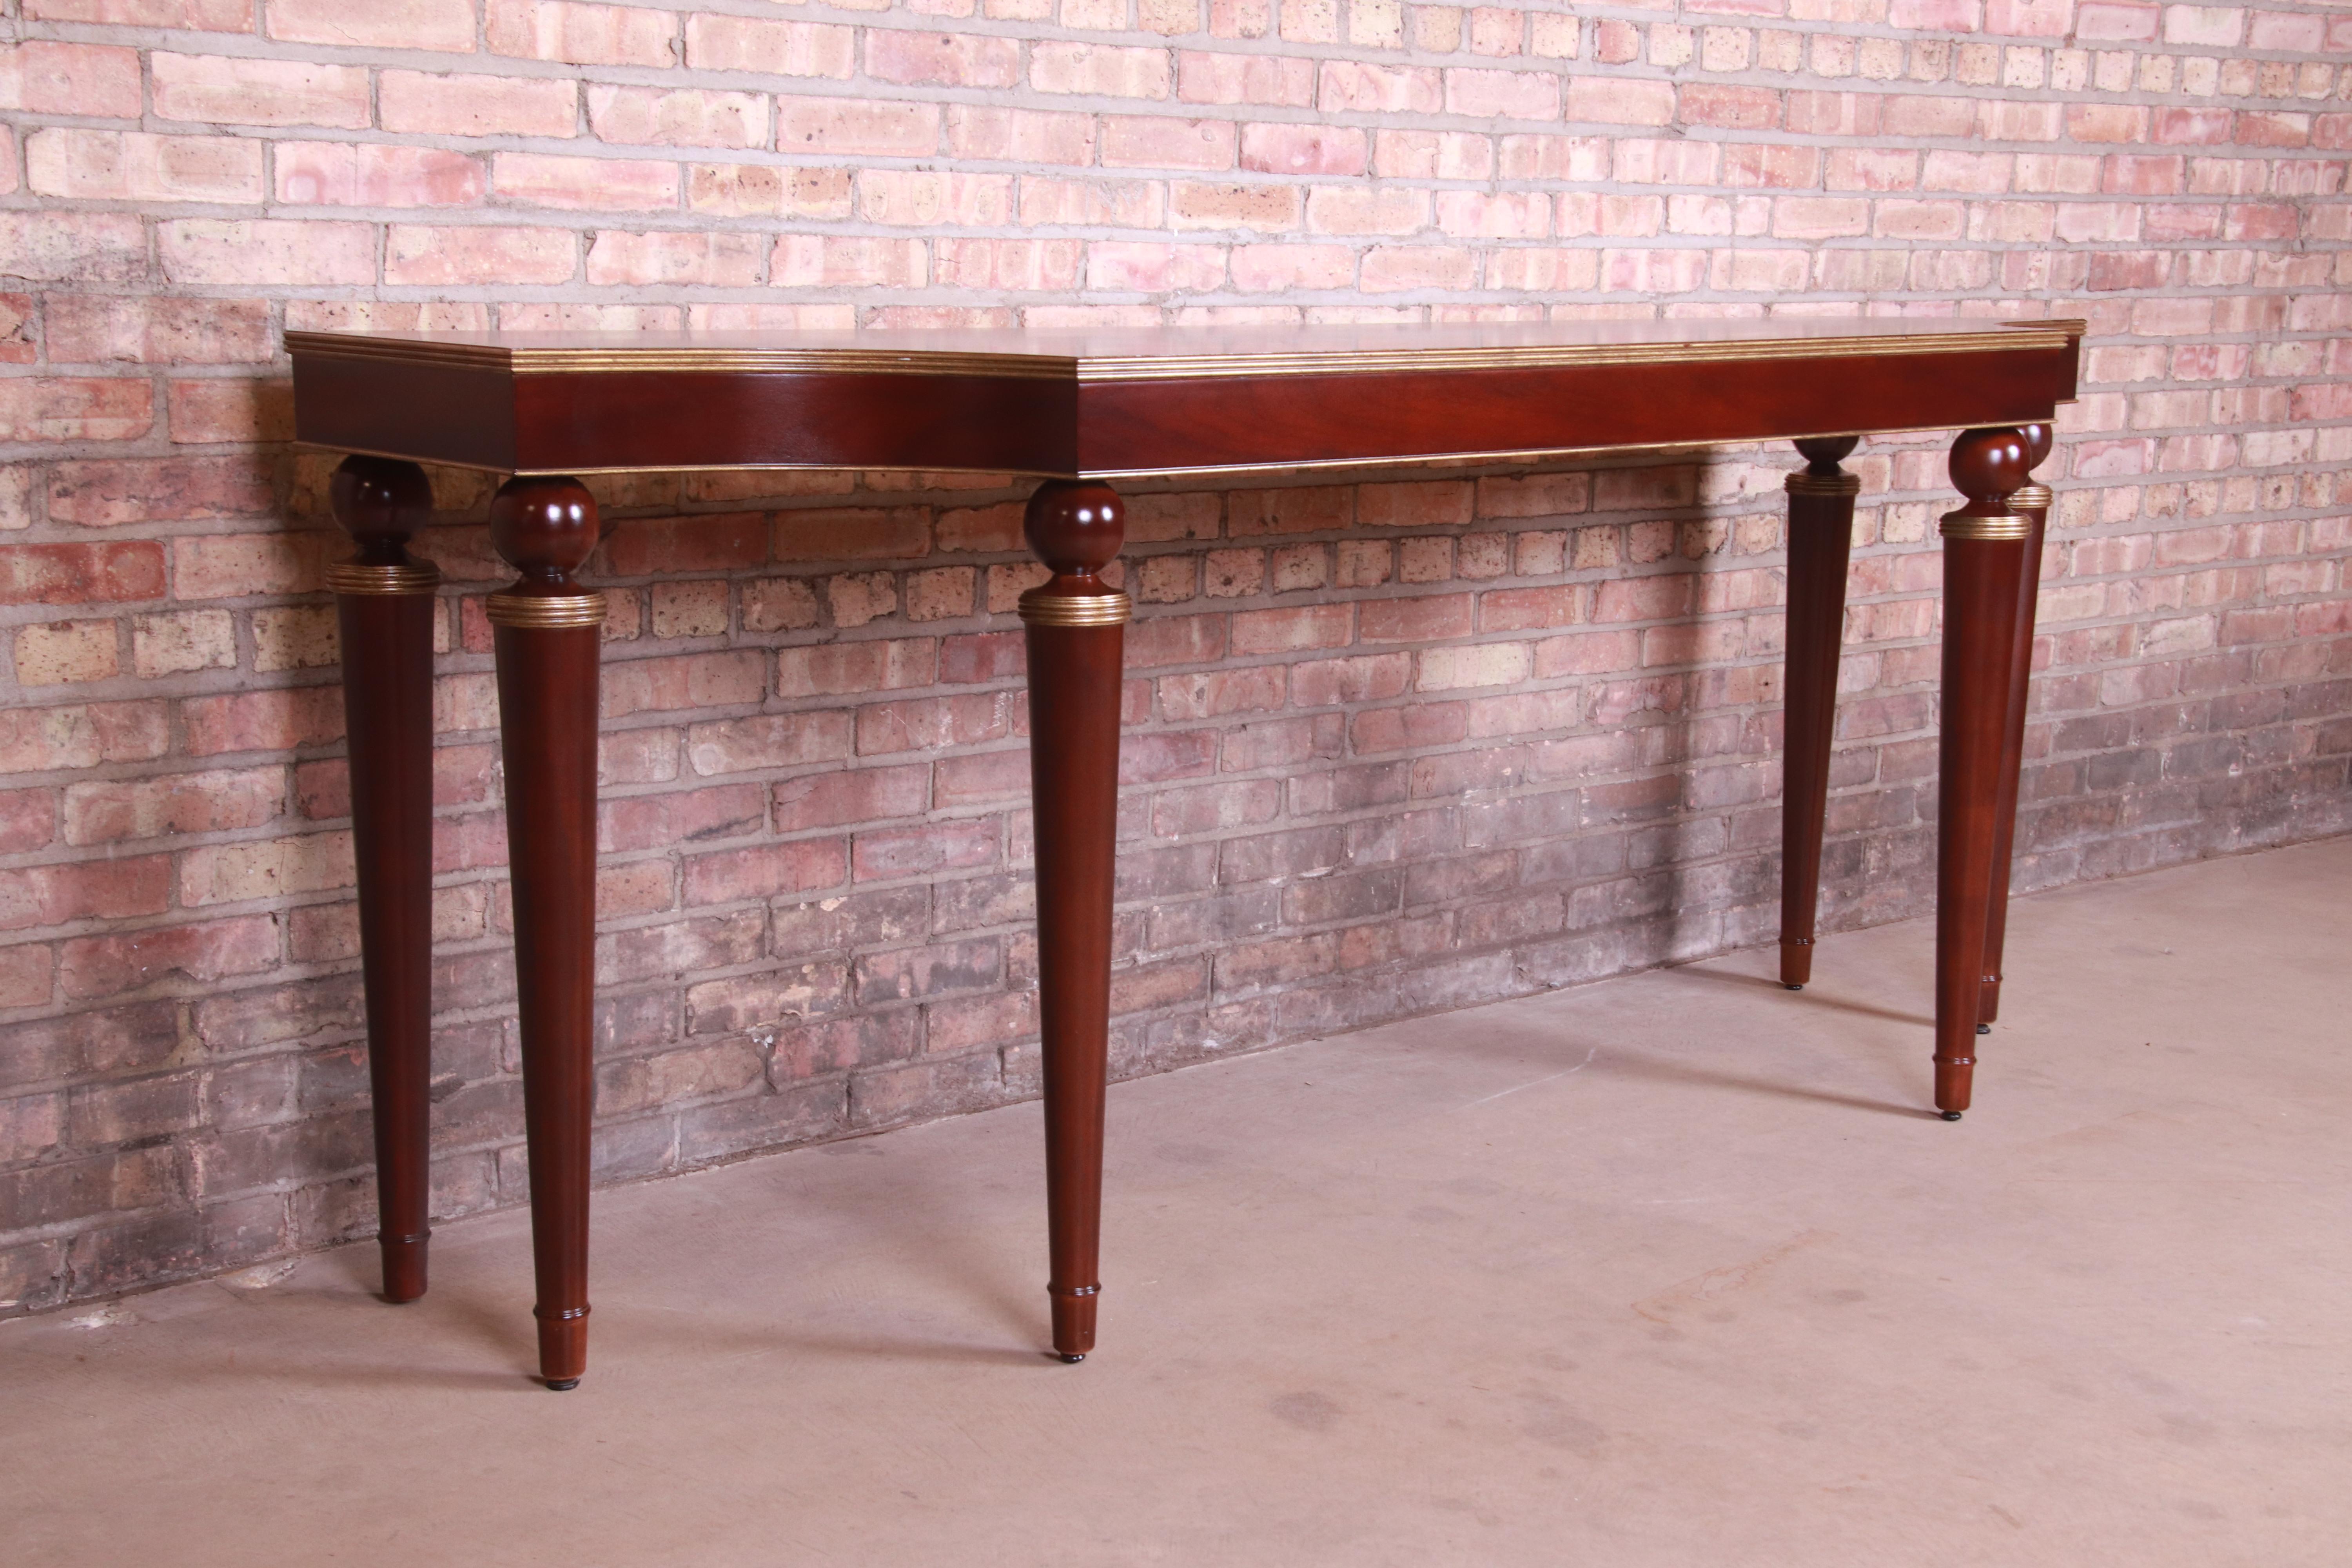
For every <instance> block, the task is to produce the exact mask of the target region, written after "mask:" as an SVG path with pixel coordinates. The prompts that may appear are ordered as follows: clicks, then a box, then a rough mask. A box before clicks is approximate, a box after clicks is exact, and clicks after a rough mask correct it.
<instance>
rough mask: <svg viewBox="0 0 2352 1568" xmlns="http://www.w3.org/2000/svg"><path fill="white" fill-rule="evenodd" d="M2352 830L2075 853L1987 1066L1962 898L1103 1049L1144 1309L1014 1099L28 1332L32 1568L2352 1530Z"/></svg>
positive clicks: (1887, 1560) (2016, 943)
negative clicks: (381, 1279) (2078, 884)
mask: <svg viewBox="0 0 2352 1568" xmlns="http://www.w3.org/2000/svg"><path fill="white" fill-rule="evenodd" d="M2347 889H2352V839H2343V840H2336V841H2333V842H2329V843H2325V844H2318V845H2311V846H2306V847H2299V848H2293V849H2286V850H2279V851H2274V852H2272V853H2268V854H2264V855H2260V856H2252V857H2247V858H2238V859H2231V860H2221V861H2214V862H2210V863H2207V864H2203V865H2199V866H2192V867H2189V868H2182V869H2178V870H2172V871H2166V872H2161V873H2158V874H2156V875H2152V876H2147V877H2142V878H2138V879H2134V880H2130V881H2123V882H2110V883H2104V884H2100V885H2096V886H2093V887H2087V888H2080V889H2069V890H2066V891H2062V892H2058V893H2055V894H2050V895H2045V896H2042V897H2040V898H2035V899H2032V900H2025V901H2023V902H2022V903H2021V904H2020V906H2019V907H2018V909H2017V911H2016V914H2015V916H2014V918H2013V921H2012V932H2013V934H2012V937H2011V967H2010V973H2011V982H2010V995H2011V1003H2010V1005H2011V1017H2010V1018H2009V1019H2007V1020H2006V1021H2005V1022H2004V1024H2003V1026H2002V1027H2001V1028H2000V1029H1999V1030H1998V1031H1997V1032H1996V1033H1995V1034H1994V1035H1993V1037H1991V1038H1990V1039H1989V1040H1987V1041H1986V1042H1985V1047H1986V1048H1985V1058H1986V1062H1985V1066H1984V1067H1983V1068H1979V1079H1980V1083H1979V1091H1978V1096H1977V1109H1976V1110H1974V1111H1972V1112H1971V1113H1970V1114H1969V1118H1968V1120H1967V1121H1964V1122H1962V1123H1960V1124H1958V1125H1957V1126H1947V1125H1945V1124H1944V1123H1942V1122H1939V1121H1935V1120H1933V1119H1932V1118H1931V1117H1929V1116H1928V1115H1927V1114H1926V1113H1925V1112H1924V1110H1922V1107H1923V1105H1924V1102H1925V1097H1926V1095H1927V1078H1928V1074H1927V1049H1928V1039H1927V1027H1926V1018H1925V1016H1924V1012H1925V1006H1926V998H1927V994H1928V988H1927V981H1928V956H1929V945H1930V941H1931V937H1930V932H1929V930H1928V928H1927V926H1926V925H1925V924H1923V923H1919V922H1912V923H1909V924H1905V925H1898V926H1890V927H1885V928H1883V929H1881V930H1877V931H1866V932H1863V933H1860V934H1857V935H1853V936H1841V937H1837V938H1834V939H1832V941H1830V942H1827V943H1826V944H1825V945H1824V946H1823V948H1822V954H1821V959H1820V964H1819V967H1820V970H1821V972H1822V978H1821V980H1820V981H1819V982H1818V983H1817V984H1815V985H1814V986H1812V987H1811V988H1809V989H1808V990H1807V991H1805V992H1804V993H1803V994H1801V995H1794V994H1789V993H1786V992H1784V991H1782V990H1780V988H1779V987H1778V986H1777V985H1775V984H1771V983H1770V982H1769V980H1768V979H1767V978H1765V976H1766V975H1767V973H1768V970H1767V964H1768V963H1769V957H1770V955H1769V953H1767V952H1747V953H1740V954H1737V955H1734V956H1733V957H1730V958H1727V959H1724V960H1720V961H1717V962H1715V963H1705V964H1699V965H1695V966H1692V967H1689V968H1685V969H1680V970H1671V971H1662V972H1658V973H1649V974H1643V975H1640V976H1636V977H1633V978H1631V979H1627V980H1621V981H1616V982H1612V983H1610V984H1601V985H1593V986H1589V987H1586V988H1583V989H1580V990H1576V991H1570V992H1564V993H1560V994H1554V995H1550V996H1546V997H1541V998H1538V999H1535V1000H1530V1001H1525V1002H1515V1003H1509V1004H1506V1005H1498V1006H1491V1007H1485V1008H1480V1009H1477V1010H1475V1011H1470V1012H1464V1013H1457V1014H1454V1015H1452V1016H1445V1017H1440V1018H1430V1019H1424V1020H1421V1021H1419V1022H1415V1023H1409V1024H1401V1025H1396V1026H1391V1027H1387V1028H1382V1029H1378V1030H1374V1031H1371V1032H1369V1033H1366V1034H1360V1035H1355V1036H1351V1037H1345V1038H1340V1039H1335V1040H1331V1041H1328V1042H1321V1043H1317V1044H1313V1045H1307V1046H1300V1047H1293V1048H1290V1049H1287V1050H1282V1051H1276V1052H1273V1053H1269V1054H1266V1055H1263V1056H1258V1057H1255V1058H1248V1059H1246V1060H1240V1061H1234V1062H1232V1063H1227V1064H1222V1065H1217V1066H1213V1067H1208V1068H1200V1069H1196V1070H1192V1071H1188V1072H1181V1073H1176V1074H1172V1075H1170V1076H1167V1077H1162V1078H1157V1079H1148V1080H1145V1081H1143V1082H1139V1083H1133V1084H1128V1085H1125V1086H1122V1087H1120V1088H1118V1089H1114V1091H1113V1093H1112V1096H1111V1123H1112V1126H1111V1134H1112V1136H1111V1150H1112V1159H1111V1173H1110V1180H1109V1188H1108V1211H1109V1226H1108V1245H1107V1247H1106V1264H1105V1279H1106V1280H1107V1282H1108V1283H1107V1288H1106V1290H1105V1296H1104V1303H1105V1305H1104V1311H1103V1331H1104V1332H1103V1342H1102V1348H1101V1349H1100V1350H1099V1351H1098V1352H1097V1354H1095V1355H1094V1356H1092V1357H1090V1358H1089V1359H1088V1360H1087V1363H1086V1364H1085V1365H1083V1366H1076V1367H1065V1366H1062V1365H1059V1364H1057V1363H1053V1362H1050V1361H1048V1360H1046V1359H1045V1357H1044V1356H1043V1355H1042V1354H1041V1353H1040V1351H1041V1337H1042V1334H1043V1331H1044V1330H1043V1325H1044V1321H1045V1295H1044V1292H1043V1289H1042V1281H1043V1279H1044V1276H1045V1265H1044V1258H1043V1252H1044V1226H1043V1222H1042V1197H1041V1192H1040V1176H1039V1171H1038V1141H1039V1132H1038V1113H1037V1111H1036V1109H1035V1108H1034V1107H1020V1108H1015V1109H1013V1110H1004V1111H999V1112H993V1113H991V1114H987V1115H982V1116H974V1117H969V1118H966V1119H963V1120H961V1121H950V1122H945V1123H941V1124H939V1125H935V1126H931V1127H927V1128H921V1129H918V1130H915V1131H905V1132H898V1133H894V1134H891V1135H889V1136H887V1137H883V1138H875V1139H868V1140H865V1141H862V1142H853V1143H844V1144H836V1145H833V1146H831V1147H829V1148H824V1149H820V1150H814V1151H808V1152H799V1153H794V1154H788V1155H782V1156H779V1157H775V1158H770V1159H764V1160H759V1161H754V1162H751V1163H745V1164H740V1165H736V1166H733V1167H730V1168H729V1169H726V1170H721V1171H715V1172H709V1173H703V1174H700V1175H696V1176H689V1177H684V1178H680V1179H677V1180H674V1181H667V1182H661V1183H656V1184H649V1185H643V1186H636V1187H630V1188H625V1189H623V1190H620V1191H617V1192H612V1193H606V1194H600V1195H599V1198H598V1208H597V1218H596V1226H597V1228H596V1248H597V1252H596V1259H595V1284H594V1290H593V1300H594V1301H595V1303H596V1316H595V1320H594V1323H595V1331H594V1336H593V1350H592V1355H591V1362H590V1370H589V1377H588V1381H587V1383H586V1384H584V1385H583V1387H582V1389H581V1390H580V1391H579V1392H577V1393H573V1394H561V1395H559V1394H549V1393H547V1392H545V1391H544V1390H542V1389H541V1388H540V1387H539V1386H538V1385H537V1384H533V1383H531V1382H530V1381H529V1380H528V1378H527V1377H526V1375H525V1374H526V1373H527V1371H528V1369H529V1366H530V1343H531V1342H530V1318H529V1316H528V1314H527V1308H528V1305H529V1301H530V1270H529V1258H528V1251H527V1246H526V1238H525V1226H524V1221H523V1218H522V1216H521V1215H497V1216H492V1217H489V1218H486V1219H482V1220H479V1221H473V1222H467V1223H464V1224H457V1225H451V1226H445V1227H444V1228H443V1229H442V1230H441V1232H440V1233H439V1237H438V1238H437V1240H436V1244H435V1258H434V1265H435V1279H434V1289H433V1293H432V1295H431V1296H429V1297H428V1298H427V1299H426V1300H425V1301H423V1302H422V1303H420V1304H418V1305H415V1306H413V1307H406V1308H400V1309H394V1308H390V1307H385V1306H383V1305H380V1304H378V1303H377V1302H376V1301H374V1300H373V1299H372V1298H371V1296H370V1294H369V1292H370V1290H371V1289H372V1288H373V1247H353V1248H349V1249H346V1250H344V1251H342V1252H340V1253H337V1254H335V1255H332V1256H329V1257H322V1258H310V1259H307V1260H305V1261H303V1262H301V1263H299V1265H297V1266H294V1267H292V1268H290V1269H289V1268H280V1269H278V1270H274V1271H273V1270H261V1271H256V1273H255V1274H254V1275H253V1276H251V1277H248V1278H246V1279H241V1280H228V1281H218V1282H211V1283H205V1284H199V1285H192V1286H186V1287H182V1288H179V1289H173V1290H167V1291H161V1292H157V1293H155V1294H152V1295H147V1296H142V1297H138V1298H135V1299H131V1300H125V1301H121V1302H119V1303H116V1304H114V1305H112V1306H110V1307H108V1308H105V1309H103V1310H79V1311H75V1312H71V1313H68V1314H63V1315H58V1316H52V1317H49V1318H47V1319H40V1320H33V1321H19V1322H15V1323H8V1324H0V1540H5V1541H6V1542H7V1546H6V1556H7V1558H8V1559H9V1560H10V1561H12V1562H16V1563H59V1564H76V1565H79V1564H112V1563H158V1564H169V1565H172V1568H199V1565H203V1564H212V1563H224V1564H226V1563H235V1564H238V1565H239V1568H251V1565H254V1564H262V1565H275V1564H281V1563H285V1564H293V1563H300V1564H312V1563H335V1564H376V1563H384V1564H393V1563H397V1564H402V1565H404V1568H414V1565H416V1564H438V1563H466V1564H479V1565H504V1564H524V1563H549V1564H562V1565H564V1568H603V1565H612V1568H638V1565H641V1564H663V1565H668V1564H679V1565H691V1568H724V1565H731V1564H738V1563H740V1564H761V1565H768V1564H801V1563H889V1564H894V1565H904V1564H924V1565H928V1564H934V1563H937V1564H953V1565H956V1568H964V1565H968V1564H1006V1565H1009V1568H1031V1565H1037V1564H1058V1563H1074V1564H1076V1563H1083V1564H1089V1565H1096V1564H1128V1563H1169V1564H1182V1565H1187V1568H1190V1565H1193V1564H1210V1565H1216V1568H1224V1565H1227V1564H1255V1563H1281V1564H1286V1565H1287V1564H1344V1565H1348V1568H1366V1565H1383V1564H1413V1565H1416V1568H1419V1565H1427V1564H1433V1563H1481V1564H1542V1565H1545V1568H1550V1565H1554V1564H1586V1563H1590V1564H1596V1565H1603V1568H1640V1565H1645V1564H1662V1565H1663V1564H1673V1565H1675V1568H1684V1565H1688V1564H1694V1563H1725V1564H1738V1565H1739V1568H1759V1565H1771V1564H1791V1565H1803V1568H1834V1565H1839V1564H1848V1563H1852V1564H1867V1565H1869V1568H1890V1565H1901V1568H1919V1565H1941V1564H1962V1563H2001V1564H2011V1563H2051V1564H2064V1565H2068V1568H2075V1565H2081V1564H2089V1563H2129V1564H2132V1565H2133V1568H2154V1565H2158V1564H2165V1563H2183V1564H2189V1563H2193V1564H2197V1565H2198V1568H2222V1565H2228V1564H2248V1565H2253V1564H2260V1565H2261V1568H2283V1565H2286V1564H2303V1563H2312V1564H2321V1563H2326V1564H2341V1563H2346V1562H2347V1561H2352V1399H2347V1394H2352V1387H2347V1384H2352V1375H2347V1352H2352V1333H2347V1286H2352V1179H2347V1178H2352V1159H2347V1148H2352V1144H2347V1140H2346V1138H2345V1136H2344V1132H2343V1129H2344V1127H2345V1125H2346V1122H2347V1112H2352V1052H2347V1046H2352V964H2347V958H2352V916H2347V903H2346V892H2347Z"/></svg>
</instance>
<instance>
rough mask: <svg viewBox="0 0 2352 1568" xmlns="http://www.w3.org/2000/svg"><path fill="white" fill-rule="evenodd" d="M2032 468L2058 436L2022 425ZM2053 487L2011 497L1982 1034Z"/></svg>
mask: <svg viewBox="0 0 2352 1568" xmlns="http://www.w3.org/2000/svg"><path fill="white" fill-rule="evenodd" d="M2018 433H2019V434H2020V435H2021V436H2023V437H2025V447H2026V457H2027V459H2028V462H2029V464H2030V465H2031V466H2032V467H2033V468H2039V467H2041V465H2042V459H2043V458H2047V457H2049V456H2050V446H2051V439H2052V436H2053V432H2052V430H2051V428H2050V426H2047V425H2021V426H2018ZM2051 500H2053V497H2052V496H2051V493H2050V487H2049V486H2048V485H2027V486H2025V487H2024V488H2022V489H2020V490H2018V492H2017V493H2016V494H2014V495H2012V496H2011V497H2010V498H2009V509H2010V510H2011V511H2013V512H2015V513H2017V514H2018V515H2019V516H2020V517H2022V518H2024V519H2025V520H2026V521H2028V522H2029V523H2031V524H2032V527H2031V529H2029V530H2028V531H2027V533H2026V536H2025V575H2024V577H2023V578H2022V579H2021V581H2020V583H2019V585H2018V603H2017V647H2016V651H2015V654H2014V655H2013V657H2012V658H2011V665H2010V687H2009V718H2008V720H2007V721H2006V726H2005V728H2004V729H2003V730H2002V731H2001V740H2000V781H1999V785H2000V796H1999V798H1998V800H1997V802H1996V804H1995V808H1994V812H1993V824H1992V891H1991V893H1990V896H1989V898H1988V900H1987V901H1986V904H1985V955H1984V978H1983V990H1982V993H1981V995H1980V997H1979V1005H1978V1009H1977V1032H1978V1033H1979V1034H1984V1033H1987V1032H1989V1031H1990V1028H1991V1026H1992V1024H1993V1021H1994V1020H1995V1019H1996V1018H1998V1017H2000V951H2001V948H2002V946H2003V945H2004V944H2005V942H2007V939H2008V936H2009V876H2010V871H2011V862H2012V861H2013V860H2014V858H2015V857H2016V853H2017V786H2018V775H2019V774H2020V773H2022V772H2023V771H2024V768H2025V703H2026V698H2027V694H2028V693H2027V688H2028V686H2029V685H2030V684H2031V681H2032V674H2033V612H2034V603H2035V601H2036V600H2037V599H2038V598H2039V597H2040V595H2041V591H2042V535H2043V533H2044V532H2045V531H2046V530H2047V529H2048V527H2049V522H2050V502H2051Z"/></svg>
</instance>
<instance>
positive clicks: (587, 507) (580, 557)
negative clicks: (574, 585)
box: [490, 477, 597, 582]
mask: <svg viewBox="0 0 2352 1568" xmlns="http://www.w3.org/2000/svg"><path fill="white" fill-rule="evenodd" d="M596 539H597V530H596V500H595V498H594V497H593V496H592V495H590V494H589V493H588V487H587V486H585V485H583V484H582V483H581V482H580V481H579V480H578V479H561V478H537V477H533V478H517V479H509V480H508V481H507V482H506V483H505V484H503V485H500V486H499V493H498V494H497V495H496V496H494V497H492V498H491V500H490V543H491V545H492V547H494V548H495V549H496V550H497V551H498V552H499V556H500V557H501V558H502V559H504V560H505V561H506V562H507V563H508V564H509V565H511V566H512V567H514V569H515V570H516V571H518V572H520V573H521V574H523V576H524V577H525V578H537V579H542V580H549V581H556V582H561V581H562V580H564V579H567V578H569V577H570V576H571V575H572V573H574V572H576V571H578V570H579V569H580V568H581V567H582V566H583V565H584V564H585V563H587V560H588V557H589V556H591V555H593V554H594V553H595V551H596Z"/></svg>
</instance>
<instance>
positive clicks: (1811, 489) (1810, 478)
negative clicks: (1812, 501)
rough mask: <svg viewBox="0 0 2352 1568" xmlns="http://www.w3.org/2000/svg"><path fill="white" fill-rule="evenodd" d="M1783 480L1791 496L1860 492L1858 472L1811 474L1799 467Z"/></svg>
mask: <svg viewBox="0 0 2352 1568" xmlns="http://www.w3.org/2000/svg"><path fill="white" fill-rule="evenodd" d="M1785 482H1786V485H1787V487H1788V491H1789V493H1790V495H1792V496H1852V495H1860V494H1861V493H1862V476H1861V475H1860V474H1843V473H1840V474H1811V473H1807V472H1806V471H1805V470H1804V469H1802V468H1800V469H1798V470H1797V471H1796V472H1795V473H1793V474H1790V476H1789V478H1788V479H1787V480H1786V481H1785Z"/></svg>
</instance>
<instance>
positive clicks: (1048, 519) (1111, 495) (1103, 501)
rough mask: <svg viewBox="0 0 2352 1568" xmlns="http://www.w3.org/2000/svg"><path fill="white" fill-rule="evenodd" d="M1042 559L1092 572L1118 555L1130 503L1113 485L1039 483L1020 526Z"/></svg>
mask: <svg viewBox="0 0 2352 1568" xmlns="http://www.w3.org/2000/svg"><path fill="white" fill-rule="evenodd" d="M1021 532H1022V535H1023V537H1024V538H1026V539H1027V540H1028V541H1029V548H1030V549H1031V550H1032V551H1034V552H1035V553H1036V556H1037V559H1038V560H1040V561H1043V562H1044V563H1045V564H1046V565H1048V566H1050V567H1052V568H1053V569H1054V570H1055V572H1058V573H1065V574H1070V575H1073V576H1083V577H1091V576H1093V575H1094V574H1096V573H1097V572H1100V571H1101V570H1102V569H1103V568H1104V567H1106V566H1108V565H1109V564H1110V563H1112V562H1113V561H1114V560H1116V559H1118V549H1119V546H1120V545H1121V544H1122V543H1123V542H1125V541H1126V538H1127V503H1126V502H1125V501H1122V500H1119V497H1118V491H1117V490H1115V489H1111V488H1110V487H1109V486H1108V485H1102V484H1094V483H1090V482H1088V481H1087V480H1084V479H1071V480H1057V481H1055V482H1054V483H1051V484H1045V485H1040V486H1039V487H1038V489H1037V493H1036V494H1035V495H1034V496H1032V497H1030V498H1029V510H1028V513H1027V515H1026V516H1025V517H1024V520H1023V521H1022V526H1021Z"/></svg>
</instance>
